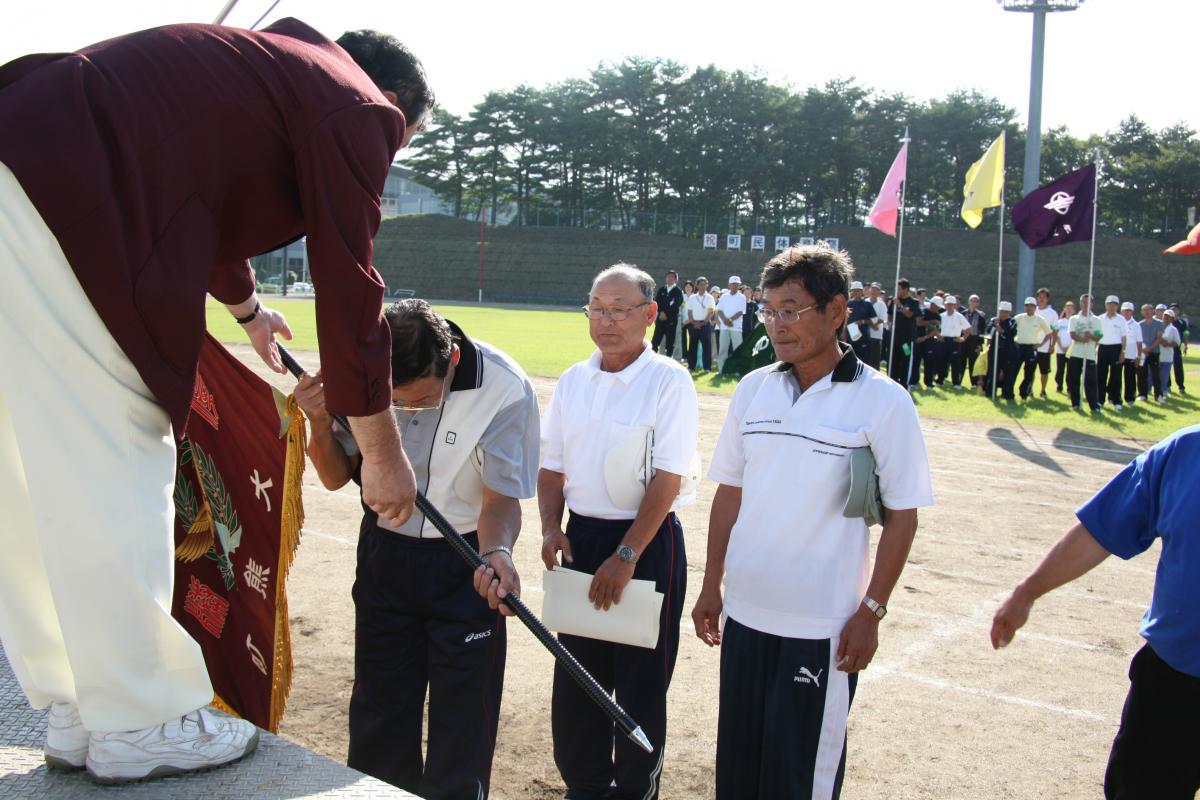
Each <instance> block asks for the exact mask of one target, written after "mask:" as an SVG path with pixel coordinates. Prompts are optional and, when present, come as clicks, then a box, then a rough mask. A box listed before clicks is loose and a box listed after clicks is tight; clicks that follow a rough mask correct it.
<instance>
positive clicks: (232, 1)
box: [213, 0, 238, 25]
mask: <svg viewBox="0 0 1200 800" xmlns="http://www.w3.org/2000/svg"><path fill="white" fill-rule="evenodd" d="M237 2H238V0H229V1H228V2H227V3H225V7H224V8H222V9H221V11H220V12H219V13H218V14H217V18H216V19H214V20H213V25H220V24H221V23H222V22H224V21H225V18H226V17H228V16H229V12H230V11H233V7H234V6H236V5H237Z"/></svg>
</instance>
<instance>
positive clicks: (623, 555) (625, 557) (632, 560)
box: [617, 544, 638, 564]
mask: <svg viewBox="0 0 1200 800" xmlns="http://www.w3.org/2000/svg"><path fill="white" fill-rule="evenodd" d="M617 558H619V559H621V560H622V561H624V562H625V563H626V564H636V563H637V560H638V554H637V550H634V549H633V548H632V547H630V546H629V545H627V544H623V545H621V546H620V547H618V548H617Z"/></svg>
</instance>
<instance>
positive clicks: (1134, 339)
mask: <svg viewBox="0 0 1200 800" xmlns="http://www.w3.org/2000/svg"><path fill="white" fill-rule="evenodd" d="M1121 316H1122V317H1124V318H1125V328H1126V330H1127V333H1126V334H1125V363H1124V364H1123V365H1122V373H1123V374H1122V375H1121V380H1122V381H1123V382H1124V384H1125V405H1133V403H1134V402H1135V401H1136V400H1137V376H1138V370H1139V368H1140V367H1141V363H1142V327H1141V325H1139V324H1138V321H1137V320H1136V319H1134V318H1133V303H1130V302H1128V301H1126V302H1124V303H1122V304H1121Z"/></svg>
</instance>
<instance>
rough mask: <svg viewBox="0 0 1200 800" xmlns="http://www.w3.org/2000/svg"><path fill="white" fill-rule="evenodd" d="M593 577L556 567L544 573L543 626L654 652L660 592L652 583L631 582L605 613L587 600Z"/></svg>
mask: <svg viewBox="0 0 1200 800" xmlns="http://www.w3.org/2000/svg"><path fill="white" fill-rule="evenodd" d="M591 583H592V576H591V575H589V574H588V573H586V572H579V571H577V570H573V569H563V568H562V567H555V568H554V570H553V571H552V572H546V573H543V576H542V588H543V589H544V591H545V595H544V600H543V602H542V623H543V624H544V625H545V626H546V627H547V628H549V629H550V630H552V631H558V632H559V633H568V634H572V635H574V636H586V637H588V638H589V639H603V640H604V641H607V642H616V643H617V644H631V645H634V646H636V647H649V648H653V647H654V646H655V645H656V644H658V618H659V614H660V613H661V612H662V603H663V595H662V592H656V591H655V590H654V581H646V580H636V579H635V580H631V581H630V582H629V583H628V584H627V585H626V586H625V590H624V591H622V592H621V602H619V603H617V604H616V605H614V606H612V607H611V608H609V609H608V610H607V611H604V610H597V609H596V607H595V606H593V605H592V602H591V601H590V600H588V587H589V586H591Z"/></svg>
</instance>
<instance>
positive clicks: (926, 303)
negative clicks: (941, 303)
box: [917, 287, 929, 311]
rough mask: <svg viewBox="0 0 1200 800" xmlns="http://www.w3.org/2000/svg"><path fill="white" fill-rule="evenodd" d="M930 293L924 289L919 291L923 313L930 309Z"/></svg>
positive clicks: (918, 295)
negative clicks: (928, 296) (928, 295)
mask: <svg viewBox="0 0 1200 800" xmlns="http://www.w3.org/2000/svg"><path fill="white" fill-rule="evenodd" d="M928 293H929V292H928V291H927V290H926V289H925V288H924V287H922V288H920V289H917V302H918V303H920V304H921V310H922V311H924V310H925V309H927V308H929V300H928V298H927V297H926V295H927V294H928Z"/></svg>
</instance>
